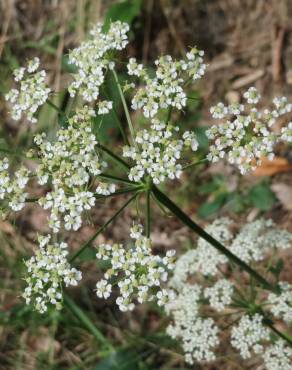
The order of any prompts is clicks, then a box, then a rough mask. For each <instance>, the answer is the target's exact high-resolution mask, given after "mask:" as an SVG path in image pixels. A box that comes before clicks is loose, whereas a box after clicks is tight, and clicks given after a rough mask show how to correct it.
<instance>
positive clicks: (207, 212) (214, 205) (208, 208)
mask: <svg viewBox="0 0 292 370" xmlns="http://www.w3.org/2000/svg"><path fill="white" fill-rule="evenodd" d="M227 195H228V194H227V193H221V194H219V195H218V196H217V197H216V198H215V200H214V201H213V202H207V203H204V204H203V205H202V206H201V207H200V208H199V209H198V215H199V216H200V217H202V218H207V217H209V216H211V215H212V214H213V213H216V212H217V211H219V209H220V208H221V207H222V206H223V205H224V203H225V201H226V198H227Z"/></svg>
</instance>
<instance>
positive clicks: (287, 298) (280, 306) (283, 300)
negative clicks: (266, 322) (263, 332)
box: [267, 281, 292, 324]
mask: <svg viewBox="0 0 292 370" xmlns="http://www.w3.org/2000/svg"><path fill="white" fill-rule="evenodd" d="M279 285H280V288H281V293H280V294H278V295H277V294H275V293H270V294H269V296H268V299H267V301H268V303H269V304H270V311H271V312H272V313H273V315H274V316H276V317H278V318H281V319H283V320H284V321H285V322H286V323H287V324H290V323H292V285H291V284H289V283H287V282H283V281H282V282H280V284H279Z"/></svg>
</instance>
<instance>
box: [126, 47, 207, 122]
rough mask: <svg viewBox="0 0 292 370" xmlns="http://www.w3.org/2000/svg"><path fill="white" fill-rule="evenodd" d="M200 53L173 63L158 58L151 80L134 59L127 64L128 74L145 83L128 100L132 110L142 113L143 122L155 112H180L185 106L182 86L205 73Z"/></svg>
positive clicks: (189, 54) (192, 53)
mask: <svg viewBox="0 0 292 370" xmlns="http://www.w3.org/2000/svg"><path fill="white" fill-rule="evenodd" d="M203 55H204V52H203V51H201V50H198V49H197V48H193V49H191V50H190V51H189V52H188V53H187V54H186V59H183V60H173V59H172V57H171V56H170V55H166V56H162V57H161V58H159V59H158V60H156V61H155V65H156V72H155V77H154V78H151V77H150V76H149V74H148V73H147V71H146V69H145V68H144V67H143V65H142V64H138V63H137V61H136V59H135V58H131V59H130V60H129V63H128V74H129V75H131V76H137V77H140V78H141V79H142V80H143V82H144V83H145V86H144V87H141V88H140V89H139V90H138V91H137V93H136V94H135V96H134V98H133V100H132V108H133V109H134V110H137V109H142V111H143V114H144V116H145V117H147V118H153V117H154V116H156V114H157V113H158V110H159V109H165V108H170V107H172V108H176V109H178V110H182V109H183V108H184V107H185V106H186V102H187V96H186V93H185V92H184V86H185V84H186V82H187V81H188V80H189V79H193V80H197V79H199V78H201V77H202V76H203V75H204V73H205V69H206V64H204V61H203Z"/></svg>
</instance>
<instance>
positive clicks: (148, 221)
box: [146, 189, 151, 238]
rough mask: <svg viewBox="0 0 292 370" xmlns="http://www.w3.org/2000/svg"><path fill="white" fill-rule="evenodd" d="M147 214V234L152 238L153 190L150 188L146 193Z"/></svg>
mask: <svg viewBox="0 0 292 370" xmlns="http://www.w3.org/2000/svg"><path fill="white" fill-rule="evenodd" d="M146 215H147V222H146V236H147V238H150V233H151V190H150V189H148V190H147V193H146Z"/></svg>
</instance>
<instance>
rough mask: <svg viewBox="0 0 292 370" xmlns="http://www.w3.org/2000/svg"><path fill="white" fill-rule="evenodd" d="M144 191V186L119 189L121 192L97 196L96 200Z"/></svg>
mask: <svg viewBox="0 0 292 370" xmlns="http://www.w3.org/2000/svg"><path fill="white" fill-rule="evenodd" d="M142 189H143V186H142V185H136V186H130V187H128V188H124V189H119V190H117V191H115V192H114V193H111V194H109V195H102V194H95V199H106V198H111V197H114V196H116V195H122V194H128V193H133V192H134V191H136V192H138V191H139V190H142Z"/></svg>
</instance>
